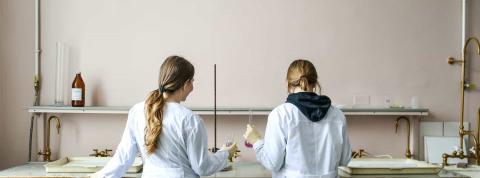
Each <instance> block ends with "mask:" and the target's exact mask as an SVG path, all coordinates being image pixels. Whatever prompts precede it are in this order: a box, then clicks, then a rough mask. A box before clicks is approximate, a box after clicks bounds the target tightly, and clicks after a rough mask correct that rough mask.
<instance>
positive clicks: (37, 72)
mask: <svg viewBox="0 0 480 178" xmlns="http://www.w3.org/2000/svg"><path fill="white" fill-rule="evenodd" d="M40 15H41V14H40V0H35V35H34V36H35V39H34V43H35V45H34V46H35V51H34V52H35V59H34V60H35V61H34V63H35V64H34V68H35V69H34V71H35V72H34V76H33V89H34V90H35V94H34V98H33V105H34V106H38V105H40V52H41V50H40V18H41V17H40ZM34 122H35V114H32V116H31V118H30V130H29V131H30V135H29V139H28V161H32V139H33V138H32V137H33V125H34Z"/></svg>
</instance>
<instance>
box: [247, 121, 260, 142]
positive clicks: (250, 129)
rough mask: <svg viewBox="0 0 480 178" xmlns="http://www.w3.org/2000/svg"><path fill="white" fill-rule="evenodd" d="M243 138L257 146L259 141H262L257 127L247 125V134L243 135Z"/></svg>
mask: <svg viewBox="0 0 480 178" xmlns="http://www.w3.org/2000/svg"><path fill="white" fill-rule="evenodd" d="M243 138H245V140H247V142H248V143H250V144H252V145H253V144H255V143H256V142H257V141H258V140H260V139H262V137H261V136H260V134H259V133H258V131H257V129H255V126H252V125H250V124H247V130H246V131H245V134H243Z"/></svg>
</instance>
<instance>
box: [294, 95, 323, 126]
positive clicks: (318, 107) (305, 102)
mask: <svg viewBox="0 0 480 178" xmlns="http://www.w3.org/2000/svg"><path fill="white" fill-rule="evenodd" d="M287 103H292V104H293V105H295V106H296V107H297V108H298V109H299V110H300V111H301V112H302V113H303V115H305V116H307V118H308V119H309V120H311V121H312V122H317V121H319V120H322V119H323V118H324V117H325V115H327V112H328V109H329V108H330V106H331V105H332V102H331V100H330V98H328V96H325V95H317V94H316V93H313V92H299V93H292V94H289V95H288V97H287Z"/></svg>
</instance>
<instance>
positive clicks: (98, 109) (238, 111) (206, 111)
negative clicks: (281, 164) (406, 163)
mask: <svg viewBox="0 0 480 178" xmlns="http://www.w3.org/2000/svg"><path fill="white" fill-rule="evenodd" d="M129 109H130V106H87V107H71V106H34V107H29V108H28V112H30V113H39V114H41V113H57V114H61V113H66V114H128V110H129ZM191 109H192V111H193V112H195V113H196V114H199V115H213V108H191ZM250 110H251V112H252V113H253V114H254V115H268V114H269V113H270V111H271V110H272V108H252V109H250V108H217V115H248V114H250ZM341 110H342V111H343V113H344V114H345V115H346V116H400V115H405V116H427V115H428V111H429V110H428V109H427V108H419V109H411V108H341Z"/></svg>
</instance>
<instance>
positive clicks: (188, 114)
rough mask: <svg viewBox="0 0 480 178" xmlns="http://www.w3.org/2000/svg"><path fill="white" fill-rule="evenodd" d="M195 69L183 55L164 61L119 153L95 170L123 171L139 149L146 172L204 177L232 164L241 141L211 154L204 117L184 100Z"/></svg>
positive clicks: (106, 174) (113, 174)
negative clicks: (185, 105)
mask: <svg viewBox="0 0 480 178" xmlns="http://www.w3.org/2000/svg"><path fill="white" fill-rule="evenodd" d="M193 75H194V67H193V65H192V64H191V63H190V62H188V61H187V60H186V59H184V58H182V57H179V56H170V57H168V58H167V59H166V60H165V61H164V62H163V64H162V66H161V67H160V75H159V79H158V85H159V87H158V89H155V90H154V91H152V92H150V94H149V96H148V98H147V100H146V101H145V102H141V103H138V104H136V105H134V106H133V107H132V108H131V109H130V111H129V113H128V120H127V125H126V128H125V131H124V133H123V136H122V140H121V141H120V144H119V145H118V148H117V150H116V152H115V155H114V156H113V157H112V159H111V161H109V162H108V164H107V165H106V166H105V167H104V168H103V169H102V170H100V171H99V172H97V173H95V174H94V176H98V177H121V176H123V175H124V174H125V172H126V171H127V169H128V168H129V167H130V165H131V164H132V163H133V161H134V159H135V157H136V156H137V154H138V152H139V153H140V155H141V157H142V160H143V172H142V177H179V178H180V177H182V178H183V177H199V176H206V175H211V174H213V173H215V172H218V171H220V170H222V169H224V168H225V167H226V166H227V160H228V159H229V158H231V157H232V156H233V153H234V152H235V151H236V150H237V147H236V145H235V144H233V145H232V146H230V147H225V146H224V147H222V149H220V151H218V152H216V153H215V154H209V152H208V150H207V147H208V146H207V132H206V129H205V126H204V124H203V120H202V119H201V118H200V117H199V116H198V115H196V114H194V113H193V112H192V111H191V110H189V109H187V108H185V107H184V106H182V105H180V102H182V101H185V100H186V99H187V96H188V95H189V94H190V92H191V91H192V90H193Z"/></svg>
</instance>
